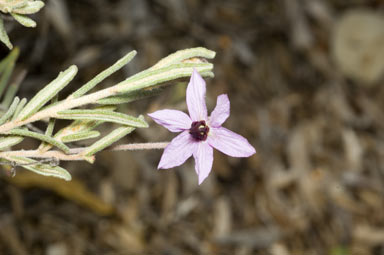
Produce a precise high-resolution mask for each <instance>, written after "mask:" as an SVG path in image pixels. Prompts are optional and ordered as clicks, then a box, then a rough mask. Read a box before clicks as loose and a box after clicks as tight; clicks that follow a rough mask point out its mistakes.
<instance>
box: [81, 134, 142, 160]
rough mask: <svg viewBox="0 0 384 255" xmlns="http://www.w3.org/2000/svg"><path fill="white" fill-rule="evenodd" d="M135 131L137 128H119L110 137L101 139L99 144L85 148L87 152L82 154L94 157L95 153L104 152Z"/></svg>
mask: <svg viewBox="0 0 384 255" xmlns="http://www.w3.org/2000/svg"><path fill="white" fill-rule="evenodd" d="M133 130H135V128H133V127H119V128H117V129H115V130H113V131H112V132H111V133H109V134H108V135H106V136H104V137H103V138H101V139H100V140H98V141H97V142H95V143H94V144H92V145H91V146H89V147H87V148H85V150H84V151H83V152H82V153H81V154H83V155H85V156H92V155H94V154H95V153H97V152H99V151H101V150H104V149H105V148H107V147H108V146H110V145H111V144H113V143H114V142H116V141H117V140H120V139H121V138H123V137H124V136H126V135H127V134H129V133H131V132H132V131H133Z"/></svg>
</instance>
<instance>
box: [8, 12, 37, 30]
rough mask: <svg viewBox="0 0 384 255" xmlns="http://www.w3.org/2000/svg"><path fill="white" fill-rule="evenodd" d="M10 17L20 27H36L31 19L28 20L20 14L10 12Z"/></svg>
mask: <svg viewBox="0 0 384 255" xmlns="http://www.w3.org/2000/svg"><path fill="white" fill-rule="evenodd" d="M11 15H12V17H13V18H14V19H15V20H16V21H17V22H19V23H20V24H21V25H23V26H25V27H36V22H35V21H34V20H33V19H31V18H28V17H27V16H24V15H22V14H17V13H14V12H11Z"/></svg>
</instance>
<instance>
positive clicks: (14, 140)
mask: <svg viewBox="0 0 384 255" xmlns="http://www.w3.org/2000/svg"><path fill="white" fill-rule="evenodd" d="M23 140H24V138H23V137H22V136H11V135H9V136H1V137H0V150H4V149H6V148H9V147H12V146H14V145H16V144H18V143H21V142H22V141H23Z"/></svg>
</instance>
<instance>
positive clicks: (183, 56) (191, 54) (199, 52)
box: [150, 47, 216, 70]
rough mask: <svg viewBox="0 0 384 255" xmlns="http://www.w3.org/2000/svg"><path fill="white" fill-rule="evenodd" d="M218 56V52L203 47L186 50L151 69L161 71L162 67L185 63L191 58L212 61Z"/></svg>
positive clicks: (174, 54) (170, 56)
mask: <svg viewBox="0 0 384 255" xmlns="http://www.w3.org/2000/svg"><path fill="white" fill-rule="evenodd" d="M215 55H216V52H214V51H211V50H208V49H206V48H203V47H197V48H191V49H185V50H179V51H176V52H175V53H173V54H171V55H169V56H167V57H165V58H163V59H162V60H160V61H159V62H157V63H156V64H155V65H154V66H153V67H151V68H150V69H151V70H154V69H159V68H162V67H166V66H169V65H172V64H179V63H181V62H182V61H185V60H187V59H191V58H198V57H200V58H208V59H212V58H214V57H215Z"/></svg>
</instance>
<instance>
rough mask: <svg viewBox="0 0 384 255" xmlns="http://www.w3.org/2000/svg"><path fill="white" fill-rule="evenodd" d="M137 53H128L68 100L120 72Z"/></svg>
mask: <svg viewBox="0 0 384 255" xmlns="http://www.w3.org/2000/svg"><path fill="white" fill-rule="evenodd" d="M136 54H137V52H136V51H135V50H133V51H131V52H129V53H128V54H126V55H125V56H124V57H122V58H121V59H119V60H118V61H117V62H116V63H114V64H113V65H112V66H110V67H108V68H107V69H105V70H104V71H102V72H101V73H99V74H98V75H96V76H95V78H93V79H92V80H90V81H89V82H87V83H86V84H84V85H83V86H82V87H80V88H79V89H78V90H76V91H75V92H73V93H72V95H70V96H69V98H76V97H80V96H82V95H84V94H85V93H87V92H88V91H90V90H91V89H93V88H94V87H95V86H96V85H97V84H99V83H100V82H102V81H103V80H104V79H105V78H107V77H108V76H110V75H111V74H113V73H114V72H116V71H118V70H120V69H121V68H122V67H123V66H125V65H126V64H128V63H129V62H130V61H131V60H132V59H133V58H134V57H135V56H136Z"/></svg>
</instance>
